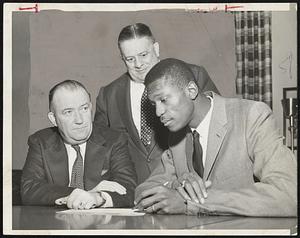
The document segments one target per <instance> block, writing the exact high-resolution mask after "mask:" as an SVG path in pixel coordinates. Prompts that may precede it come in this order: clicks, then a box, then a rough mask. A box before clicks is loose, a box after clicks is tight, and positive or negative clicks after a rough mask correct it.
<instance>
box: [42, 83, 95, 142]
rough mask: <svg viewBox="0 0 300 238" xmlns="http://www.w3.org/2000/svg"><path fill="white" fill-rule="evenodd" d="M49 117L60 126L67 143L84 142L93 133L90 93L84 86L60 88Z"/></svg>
mask: <svg viewBox="0 0 300 238" xmlns="http://www.w3.org/2000/svg"><path fill="white" fill-rule="evenodd" d="M48 117H49V119H50V121H51V122H52V124H53V125H55V126H57V127H58V129H59V131H60V134H61V136H62V137H63V139H64V141H65V142H66V143H69V144H81V143H84V142H85V141H87V140H88V138H89V137H90V135H91V133H92V104H91V102H90V98H89V95H88V94H87V93H86V91H85V90H84V89H82V88H78V89H74V90H71V89H66V88H60V89H58V90H57V91H56V92H55V94H54V97H53V101H52V112H49V114H48Z"/></svg>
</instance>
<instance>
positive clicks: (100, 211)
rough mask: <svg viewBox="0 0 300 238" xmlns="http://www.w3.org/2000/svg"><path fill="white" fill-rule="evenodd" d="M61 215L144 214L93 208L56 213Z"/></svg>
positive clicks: (121, 209)
mask: <svg viewBox="0 0 300 238" xmlns="http://www.w3.org/2000/svg"><path fill="white" fill-rule="evenodd" d="M56 213H62V214H92V215H114V216H143V215H145V213H144V212H137V211H136V210H133V209H131V208H94V209H89V210H75V209H68V210H64V211H57V212H56Z"/></svg>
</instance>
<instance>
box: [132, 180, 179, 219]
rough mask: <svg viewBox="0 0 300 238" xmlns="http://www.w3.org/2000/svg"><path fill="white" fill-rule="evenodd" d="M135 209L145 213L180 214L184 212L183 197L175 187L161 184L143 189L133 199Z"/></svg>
mask: <svg viewBox="0 0 300 238" xmlns="http://www.w3.org/2000/svg"><path fill="white" fill-rule="evenodd" d="M135 204H136V205H135V209H137V210H140V211H144V212H146V213H154V212H155V213H158V214H180V213H184V212H185V204H184V199H183V198H182V197H181V196H180V194H179V193H178V192H177V191H176V190H175V189H170V188H167V187H165V186H163V185H161V186H156V187H153V188H150V189H148V190H145V191H143V192H142V193H141V194H140V195H139V196H138V197H137V198H136V200H135Z"/></svg>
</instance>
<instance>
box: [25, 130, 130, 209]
mask: <svg viewBox="0 0 300 238" xmlns="http://www.w3.org/2000/svg"><path fill="white" fill-rule="evenodd" d="M28 145H29V150H28V154H27V158H26V162H25V165H24V168H23V175H22V181H21V196H22V202H23V204H25V205H54V203H55V200H56V199H57V198H60V197H64V196H67V195H69V194H70V193H71V192H72V191H73V189H74V188H71V187H68V184H69V171H68V155H67V150H66V147H65V145H64V143H63V140H62V138H61V136H60V134H59V132H58V130H57V127H52V128H47V129H43V130H40V131H38V132H36V133H35V134H33V135H31V136H30V137H29V139H28ZM104 169H107V172H106V173H105V174H103V172H105V171H104ZM102 180H110V181H115V182H118V183H119V184H121V185H123V186H124V187H125V188H126V190H127V193H126V194H125V195H120V194H118V193H116V192H107V193H109V194H110V195H111V197H112V200H113V205H114V207H131V206H132V205H133V196H134V189H135V186H136V172H135V170H134V166H133V163H132V161H131V160H130V157H129V154H128V149H127V138H126V136H125V135H123V134H121V133H119V132H116V131H113V130H112V129H110V128H101V129H100V128H97V129H96V130H93V133H92V135H91V137H90V138H89V140H88V141H87V145H86V153H85V159H84V184H85V190H90V189H92V188H94V187H95V186H96V185H97V184H98V183H99V182H101V181H102Z"/></svg>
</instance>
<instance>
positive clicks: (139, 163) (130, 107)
mask: <svg viewBox="0 0 300 238" xmlns="http://www.w3.org/2000/svg"><path fill="white" fill-rule="evenodd" d="M118 45H119V49H120V53H121V56H122V59H123V61H124V63H125V66H126V68H127V71H128V72H126V73H125V74H123V75H122V76H120V77H119V78H118V79H116V80H115V81H113V82H112V83H110V84H109V85H107V86H105V87H102V88H101V89H100V92H99V95H98V97H97V105H96V114H95V119H94V127H95V128H98V127H101V126H103V125H105V126H109V127H110V128H114V129H117V130H120V131H123V132H126V133H127V134H128V137H129V143H128V148H129V153H130V155H131V158H132V160H133V162H134V164H135V168H136V171H137V175H138V184H140V183H141V182H143V181H144V180H145V179H146V178H148V177H149V175H150V173H151V171H153V169H154V168H155V167H156V165H157V163H158V162H159V161H160V158H161V154H162V152H163V150H165V149H166V148H167V138H168V130H167V129H166V128H165V127H164V126H163V125H162V124H161V123H160V121H159V120H158V118H156V117H155V108H154V107H153V106H151V105H150V103H149V101H147V100H148V99H147V96H145V97H144V95H145V93H146V91H145V90H144V89H145V86H144V79H145V76H146V74H147V73H148V71H149V70H150V69H151V68H152V67H153V66H154V65H155V64H156V63H158V62H159V44H158V42H156V41H155V39H154V37H153V35H152V32H151V30H150V29H149V27H148V26H146V25H145V24H142V23H136V24H133V25H129V26H126V27H124V28H123V29H122V31H121V32H120V34H119V38H118ZM188 66H189V68H190V69H191V71H192V72H193V74H194V75H195V78H196V80H197V81H198V85H199V87H200V88H201V89H202V90H204V91H207V90H210V91H214V92H217V93H218V90H217V88H216V86H215V85H214V83H213V82H212V80H211V79H210V77H209V75H208V73H207V72H206V70H205V69H204V68H203V67H202V66H196V65H191V64H188ZM143 98H146V99H145V101H144V100H143ZM147 103H148V105H147ZM143 105H144V106H143ZM143 110H144V112H145V114H148V117H147V118H146V119H144V120H143V112H142V111H143ZM151 117H152V118H151ZM145 124H146V125H145Z"/></svg>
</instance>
